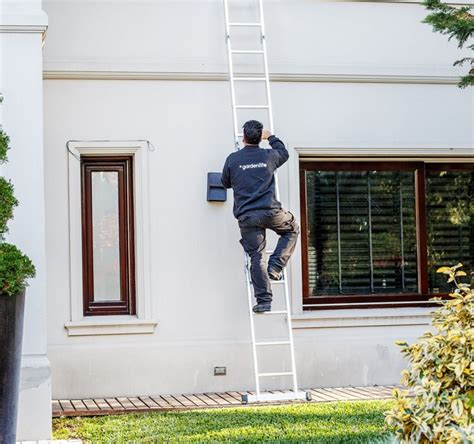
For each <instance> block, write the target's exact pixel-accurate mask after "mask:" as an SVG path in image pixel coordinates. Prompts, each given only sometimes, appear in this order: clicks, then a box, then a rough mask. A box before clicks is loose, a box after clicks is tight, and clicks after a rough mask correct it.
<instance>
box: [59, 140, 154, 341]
mask: <svg viewBox="0 0 474 444" xmlns="http://www.w3.org/2000/svg"><path fill="white" fill-rule="evenodd" d="M68 149H69V162H68V176H69V248H70V259H69V260H70V263H69V267H70V268H69V269H70V304H71V317H70V322H66V323H65V328H66V329H67V331H68V335H69V336H78V335H81V336H82V335H92V334H125V333H153V331H154V328H155V326H156V324H157V323H156V322H155V321H154V320H153V319H152V295H151V257H150V254H151V252H150V220H149V182H148V173H149V172H148V145H147V142H146V141H139V140H137V141H115V142H114V141H79V140H76V141H69V143H68ZM99 154H100V155H125V154H128V155H133V157H134V174H133V177H134V179H133V180H134V206H135V281H136V304H137V314H136V316H119V317H117V316H94V319H91V317H90V316H87V317H86V316H84V315H83V293H82V222H81V221H82V217H81V164H80V156H81V155H99ZM82 325H83V326H82Z"/></svg>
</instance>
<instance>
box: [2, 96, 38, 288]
mask: <svg viewBox="0 0 474 444" xmlns="http://www.w3.org/2000/svg"><path fill="white" fill-rule="evenodd" d="M2 100H3V98H2V97H1V96H0V103H1V102H2ZM9 142H10V139H9V138H8V135H7V134H6V133H5V132H4V131H3V129H2V128H1V127H0V165H1V164H3V163H6V162H7V160H8V159H7V153H8V150H9ZM17 205H18V201H17V200H16V198H15V196H14V194H13V184H12V183H11V182H10V181H9V180H7V179H5V178H4V177H2V176H0V295H7V296H14V295H15V294H17V293H18V292H20V291H21V290H23V289H24V288H25V286H26V281H27V279H29V278H32V277H34V275H35V267H34V265H33V263H32V262H31V260H30V259H29V258H28V257H27V256H26V255H24V254H23V253H22V252H21V251H20V250H19V249H18V248H17V247H16V246H15V245H11V244H8V243H6V242H5V241H4V240H5V238H4V236H5V234H6V233H7V231H8V227H7V222H8V221H9V220H10V219H11V218H12V217H13V209H14V208H15V207H16V206H17Z"/></svg>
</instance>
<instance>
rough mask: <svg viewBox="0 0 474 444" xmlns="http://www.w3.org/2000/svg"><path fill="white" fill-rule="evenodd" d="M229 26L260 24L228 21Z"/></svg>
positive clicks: (257, 24)
mask: <svg viewBox="0 0 474 444" xmlns="http://www.w3.org/2000/svg"><path fill="white" fill-rule="evenodd" d="M229 26H260V27H261V26H262V24H261V23H250V22H247V23H246V22H233V23H229Z"/></svg>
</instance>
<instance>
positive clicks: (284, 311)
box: [255, 310, 288, 316]
mask: <svg viewBox="0 0 474 444" xmlns="http://www.w3.org/2000/svg"><path fill="white" fill-rule="evenodd" d="M255 314H258V315H259V316H260V315H262V314H264V315H282V314H288V311H287V310H276V311H264V312H263V313H255Z"/></svg>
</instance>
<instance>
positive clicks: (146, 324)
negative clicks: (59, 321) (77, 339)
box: [64, 316, 158, 336]
mask: <svg viewBox="0 0 474 444" xmlns="http://www.w3.org/2000/svg"><path fill="white" fill-rule="evenodd" d="M157 324H158V323H157V322H156V321H153V320H148V319H138V318H137V317H136V316H94V317H91V319H84V320H81V321H73V322H66V323H65V324H64V327H65V328H66V330H67V334H68V336H97V335H130V334H152V333H154V331H155V327H156V325H157Z"/></svg>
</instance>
